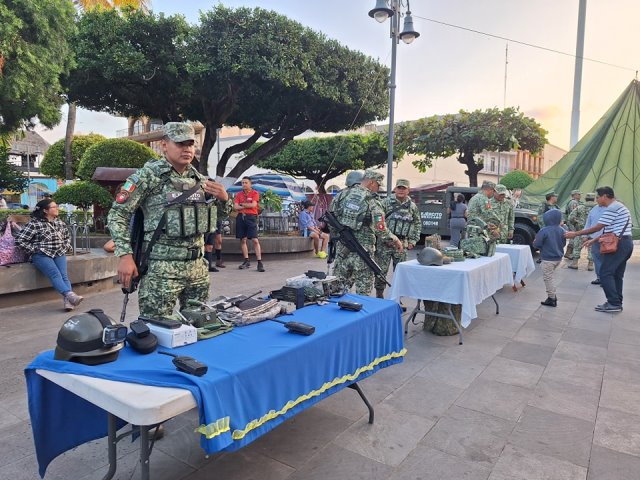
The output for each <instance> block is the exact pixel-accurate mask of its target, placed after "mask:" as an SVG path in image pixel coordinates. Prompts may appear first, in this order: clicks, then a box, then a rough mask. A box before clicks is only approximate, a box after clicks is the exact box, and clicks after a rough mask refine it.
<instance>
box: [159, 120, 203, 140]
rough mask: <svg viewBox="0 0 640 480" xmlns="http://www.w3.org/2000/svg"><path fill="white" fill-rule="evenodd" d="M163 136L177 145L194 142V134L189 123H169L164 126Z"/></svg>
mask: <svg viewBox="0 0 640 480" xmlns="http://www.w3.org/2000/svg"><path fill="white" fill-rule="evenodd" d="M163 129H164V134H165V135H166V136H167V138H169V140H171V141H173V142H176V143H179V142H186V141H187V140H193V141H195V140H196V132H195V130H194V129H193V127H192V126H191V125H190V124H189V123H183V122H169V123H165V124H164V127H163Z"/></svg>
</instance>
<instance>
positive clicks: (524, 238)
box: [512, 223, 536, 248]
mask: <svg viewBox="0 0 640 480" xmlns="http://www.w3.org/2000/svg"><path fill="white" fill-rule="evenodd" d="M534 238H536V231H535V230H534V229H533V227H531V226H529V225H527V224H525V223H516V224H515V225H514V231H513V239H512V240H513V243H515V244H517V245H529V246H530V247H531V248H533V246H532V243H533V239H534Z"/></svg>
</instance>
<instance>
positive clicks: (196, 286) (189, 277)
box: [138, 258, 209, 317]
mask: <svg viewBox="0 0 640 480" xmlns="http://www.w3.org/2000/svg"><path fill="white" fill-rule="evenodd" d="M208 297H209V268H208V265H207V264H206V262H205V260H204V259H203V258H199V259H197V260H191V261H186V262H185V261H175V260H151V262H150V263H149V271H148V272H147V274H146V275H145V276H144V277H142V281H141V282H140V291H139V293H138V303H139V305H140V313H141V314H142V315H146V316H150V317H159V316H160V317H166V316H169V315H171V314H172V313H173V310H174V308H175V305H176V300H180V307H181V308H184V307H186V306H187V300H198V301H200V302H206V301H207V298H208Z"/></svg>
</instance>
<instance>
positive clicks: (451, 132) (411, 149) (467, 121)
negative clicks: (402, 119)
mask: <svg viewBox="0 0 640 480" xmlns="http://www.w3.org/2000/svg"><path fill="white" fill-rule="evenodd" d="M546 134H547V132H546V130H544V129H543V128H542V127H541V126H540V124H539V123H538V122H536V120H534V119H533V118H530V117H525V116H524V114H523V113H521V112H520V111H519V110H518V109H515V108H511V107H510V108H506V109H504V110H500V109H498V108H491V109H488V110H484V111H483V110H474V111H473V112H466V111H464V110H460V112H459V113H457V114H448V115H435V116H432V117H427V118H423V119H420V120H417V121H415V122H408V123H406V124H403V125H400V126H399V128H398V131H397V137H396V143H397V145H399V146H400V147H401V148H403V149H404V150H405V151H406V152H408V153H412V154H416V155H422V156H424V158H421V159H418V160H414V162H413V164H414V165H415V166H416V167H417V168H418V169H419V170H420V171H423V172H424V171H425V170H426V169H427V168H428V167H430V166H431V161H432V160H433V159H434V158H439V157H448V156H450V155H454V154H456V155H457V156H458V158H457V160H458V162H460V163H462V164H463V165H466V166H467V170H465V173H466V174H467V175H468V176H469V185H470V186H472V187H476V186H478V172H479V171H480V170H482V168H483V167H484V165H483V164H482V162H476V160H475V155H476V154H478V153H481V152H483V151H485V150H488V151H505V150H511V149H512V148H520V149H522V150H529V151H530V152H532V153H537V152H539V151H540V150H542V148H543V147H544V145H545V144H546V143H547V138H546Z"/></svg>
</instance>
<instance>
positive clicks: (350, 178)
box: [331, 170, 364, 210]
mask: <svg viewBox="0 0 640 480" xmlns="http://www.w3.org/2000/svg"><path fill="white" fill-rule="evenodd" d="M363 176H364V172H362V171H361V170H351V171H350V172H349V173H348V174H347V178H346V180H345V185H346V186H347V188H344V189H342V190H340V191H339V192H338V193H336V195H335V197H333V199H332V200H331V205H333V208H335V209H336V210H337V209H338V208H339V205H340V204H341V203H342V199H343V198H344V197H345V196H346V195H347V194H348V193H349V190H350V189H351V187H353V186H354V185H360V183H361V182H362V177H363Z"/></svg>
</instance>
